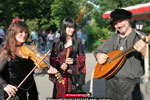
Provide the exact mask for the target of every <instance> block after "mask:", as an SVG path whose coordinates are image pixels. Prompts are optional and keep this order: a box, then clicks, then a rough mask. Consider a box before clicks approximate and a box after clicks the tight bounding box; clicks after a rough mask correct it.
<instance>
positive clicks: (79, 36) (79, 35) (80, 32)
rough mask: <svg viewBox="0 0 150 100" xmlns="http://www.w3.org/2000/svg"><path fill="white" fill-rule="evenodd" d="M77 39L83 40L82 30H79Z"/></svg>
mask: <svg viewBox="0 0 150 100" xmlns="http://www.w3.org/2000/svg"><path fill="white" fill-rule="evenodd" d="M77 37H78V38H79V39H81V38H82V29H79V30H78V32H77Z"/></svg>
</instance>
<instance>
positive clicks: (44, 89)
mask: <svg viewBox="0 0 150 100" xmlns="http://www.w3.org/2000/svg"><path fill="white" fill-rule="evenodd" d="M95 65H96V61H95V58H94V56H93V54H92V53H86V66H87V70H86V71H87V75H86V84H85V85H84V90H85V91H86V92H89V88H90V82H91V79H90V78H91V74H92V71H93V69H94V67H95ZM35 80H36V83H37V87H38V91H39V100H46V98H47V97H52V91H53V83H52V82H51V81H49V79H48V75H44V76H42V75H39V76H36V77H35ZM149 85H150V84H149ZM148 89H149V88H148ZM141 91H142V94H143V100H150V92H149V95H148V94H146V93H145V85H144V84H143V83H141ZM104 96H105V80H100V79H93V97H104Z"/></svg>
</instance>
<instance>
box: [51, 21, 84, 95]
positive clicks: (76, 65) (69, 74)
mask: <svg viewBox="0 0 150 100" xmlns="http://www.w3.org/2000/svg"><path fill="white" fill-rule="evenodd" d="M68 49H70V53H69V57H67V58H66V56H67V51H68ZM50 64H51V65H52V66H54V67H55V68H57V70H58V71H60V72H61V74H62V77H63V79H64V81H65V82H64V84H60V83H59V82H58V81H56V79H55V78H54V77H53V76H50V79H51V80H52V81H53V82H54V90H53V98H65V94H66V93H82V92H83V90H82V85H83V84H85V75H86V66H85V54H84V50H83V48H82V44H81V40H80V39H78V38H77V36H76V23H75V21H74V20H73V19H72V18H65V19H64V20H63V22H62V29H61V33H60V37H59V38H57V39H56V40H55V41H54V44H53V48H52V52H51V56H50Z"/></svg>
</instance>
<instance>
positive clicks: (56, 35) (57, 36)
mask: <svg viewBox="0 0 150 100" xmlns="http://www.w3.org/2000/svg"><path fill="white" fill-rule="evenodd" d="M59 37H60V31H59V30H57V31H56V32H55V36H54V40H55V39H56V38H59Z"/></svg>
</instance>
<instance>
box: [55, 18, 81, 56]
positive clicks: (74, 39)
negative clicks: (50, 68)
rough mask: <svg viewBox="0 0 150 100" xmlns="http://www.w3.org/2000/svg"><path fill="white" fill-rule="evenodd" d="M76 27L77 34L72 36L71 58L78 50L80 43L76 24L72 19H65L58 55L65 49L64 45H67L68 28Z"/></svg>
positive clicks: (58, 44) (58, 45)
mask: <svg viewBox="0 0 150 100" xmlns="http://www.w3.org/2000/svg"><path fill="white" fill-rule="evenodd" d="M67 27H74V28H75V32H74V34H73V35H72V50H71V53H70V56H74V55H75V54H76V52H77V49H78V41H77V36H76V22H75V21H74V20H73V19H72V18H65V19H64V20H63V22H62V27H61V33H60V41H59V42H58V43H57V48H56V50H57V54H58V53H59V52H61V51H62V50H63V49H64V44H65V43H66V28H67Z"/></svg>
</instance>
